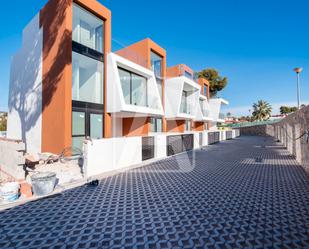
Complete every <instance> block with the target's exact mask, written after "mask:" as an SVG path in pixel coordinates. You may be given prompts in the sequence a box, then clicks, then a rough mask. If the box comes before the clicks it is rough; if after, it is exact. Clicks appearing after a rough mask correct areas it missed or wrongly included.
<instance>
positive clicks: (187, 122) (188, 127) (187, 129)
mask: <svg viewBox="0 0 309 249" xmlns="http://www.w3.org/2000/svg"><path fill="white" fill-rule="evenodd" d="M185 129H186V131H191V121H190V120H186V127H185Z"/></svg>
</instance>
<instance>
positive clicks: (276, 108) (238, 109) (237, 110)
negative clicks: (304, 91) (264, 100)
mask: <svg viewBox="0 0 309 249" xmlns="http://www.w3.org/2000/svg"><path fill="white" fill-rule="evenodd" d="M270 104H271V106H272V108H273V111H272V114H273V115H276V114H280V106H297V103H296V102H281V103H270ZM301 104H305V105H309V101H302V102H301ZM249 110H250V111H251V112H252V105H247V106H235V107H229V106H226V107H223V108H222V112H223V113H225V114H226V113H228V112H230V113H232V116H247V115H251V113H250V112H249Z"/></svg>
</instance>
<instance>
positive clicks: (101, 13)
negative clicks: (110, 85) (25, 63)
mask: <svg viewBox="0 0 309 249" xmlns="http://www.w3.org/2000/svg"><path fill="white" fill-rule="evenodd" d="M75 2H76V3H77V4H79V5H81V6H82V7H84V8H85V9H87V10H88V11H90V12H92V13H93V14H95V15H96V16H98V17H100V18H102V19H103V20H104V21H105V26H104V27H105V30H104V33H105V38H104V45H105V46H104V55H105V58H106V56H107V53H108V52H110V50H111V12H110V11H109V10H108V9H106V8H105V7H104V6H102V5H101V4H100V3H99V2H97V1H96V0H76V1H75ZM72 19H73V1H72V0H50V1H49V2H48V3H47V4H46V5H45V7H44V8H43V9H42V10H41V11H40V27H41V28H42V29H43V63H42V64H43V69H42V70H43V73H42V92H43V93H42V106H43V108H42V151H43V152H52V153H60V152H61V151H62V150H63V149H64V148H66V147H69V146H71V144H72V21H73V20H72ZM104 93H106V66H104ZM104 100H105V101H104V104H105V105H104V106H106V98H105V97H104ZM104 117H105V118H104V135H105V137H110V136H111V117H110V114H108V113H106V111H105V110H104Z"/></svg>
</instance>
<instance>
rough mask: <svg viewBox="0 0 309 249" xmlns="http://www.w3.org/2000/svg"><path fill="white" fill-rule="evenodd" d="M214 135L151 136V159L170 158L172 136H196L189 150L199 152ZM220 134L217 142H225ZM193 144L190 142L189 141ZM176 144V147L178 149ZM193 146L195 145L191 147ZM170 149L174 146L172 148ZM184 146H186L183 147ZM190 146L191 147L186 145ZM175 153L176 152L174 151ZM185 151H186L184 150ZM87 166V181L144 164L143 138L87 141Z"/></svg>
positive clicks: (236, 134) (235, 135) (235, 131)
mask: <svg viewBox="0 0 309 249" xmlns="http://www.w3.org/2000/svg"><path fill="white" fill-rule="evenodd" d="M209 132H211V133H213V132H214V131H203V132H188V133H185V134H173V133H169V134H166V133H152V134H150V136H151V137H153V138H154V153H153V155H154V157H153V158H152V159H163V158H166V157H167V156H168V153H167V152H168V143H167V142H168V138H169V137H170V136H172V137H173V136H176V137H177V136H179V135H182V136H186V135H190V134H191V135H192V136H193V146H192V147H190V148H187V149H188V150H191V149H199V148H201V147H203V146H207V145H209V140H208V133H209ZM216 132H217V133H218V135H220V136H218V142H219V141H222V140H226V131H216ZM231 133H232V138H235V137H237V136H238V132H237V130H233V131H232V132H231ZM186 141H187V142H188V141H189V142H190V143H191V141H192V140H191V138H190V139H189V140H186ZM177 145H179V144H176V145H175V146H176V147H177ZM189 145H190V146H191V145H192V144H189ZM170 146H171V145H170ZM181 146H184V145H183V144H182V145H181ZM186 146H188V144H186ZM172 149H176V148H172ZM181 151H184V150H181ZM84 156H85V164H84V170H85V173H86V176H87V177H91V176H95V175H100V174H104V173H107V172H111V171H115V170H121V169H124V168H128V167H131V166H134V165H138V164H141V163H142V162H143V159H142V137H118V138H108V139H98V140H93V141H87V143H85V145H84Z"/></svg>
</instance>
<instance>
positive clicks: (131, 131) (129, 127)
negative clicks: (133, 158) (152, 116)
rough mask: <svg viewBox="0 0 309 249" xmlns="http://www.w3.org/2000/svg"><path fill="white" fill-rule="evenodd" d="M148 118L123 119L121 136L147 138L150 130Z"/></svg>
mask: <svg viewBox="0 0 309 249" xmlns="http://www.w3.org/2000/svg"><path fill="white" fill-rule="evenodd" d="M149 126H150V122H149V118H148V117H134V118H124V119H123V120H122V133H123V136H127V137H132V136H147V135H148V132H149V129H150V127H149Z"/></svg>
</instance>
